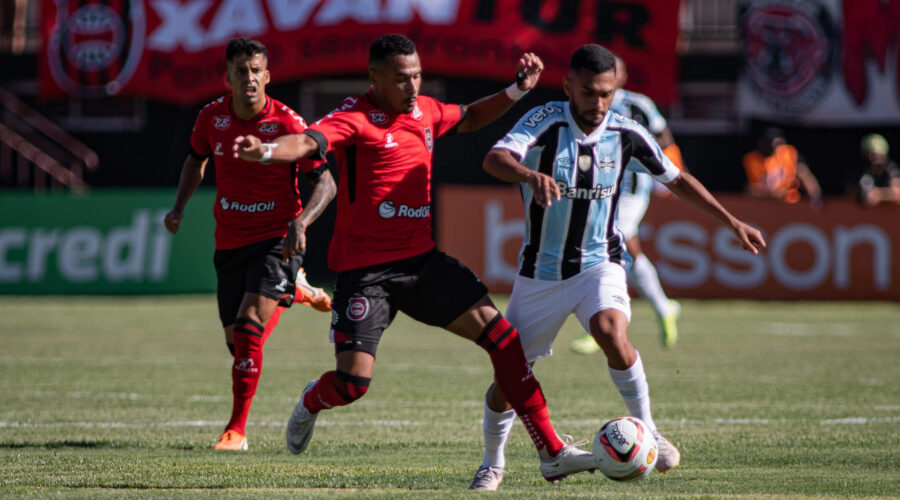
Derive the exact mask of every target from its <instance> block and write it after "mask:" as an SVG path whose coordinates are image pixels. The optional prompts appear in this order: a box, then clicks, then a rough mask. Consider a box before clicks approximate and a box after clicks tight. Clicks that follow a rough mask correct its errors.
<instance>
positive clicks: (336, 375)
mask: <svg viewBox="0 0 900 500" xmlns="http://www.w3.org/2000/svg"><path fill="white" fill-rule="evenodd" d="M371 381H372V379H370V378H367V377H356V376H354V375H350V374H349V373H346V372H342V371H331V372H325V373H323V374H322V376H321V377H319V382H318V383H316V385H315V387H313V388H312V390H310V391H309V392H307V393H306V397H305V398H304V399H303V406H305V407H306V409H307V410H309V412H310V413H319V412H320V411H322V410H327V409H329V408H334V407H335V406H345V405H348V404H350V403H352V402H354V401H356V400H357V399H359V398H361V397H363V395H364V394H365V393H366V391H368V390H369V383H370V382H371Z"/></svg>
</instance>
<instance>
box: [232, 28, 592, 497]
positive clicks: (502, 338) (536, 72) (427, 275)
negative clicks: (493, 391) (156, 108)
mask: <svg viewBox="0 0 900 500" xmlns="http://www.w3.org/2000/svg"><path fill="white" fill-rule="evenodd" d="M541 71H543V63H542V62H541V60H540V59H539V58H538V57H537V56H535V55H534V54H531V53H526V54H524V55H523V56H522V57H521V58H520V59H519V61H518V65H517V67H516V72H517V83H514V84H512V85H510V87H509V88H507V89H506V90H505V91H501V92H498V93H496V94H493V95H490V96H487V97H484V98H482V99H479V100H478V101H476V102H474V103H472V104H470V105H467V106H466V105H456V104H444V103H441V102H439V101H437V100H436V99H433V98H431V97H427V96H422V95H419V89H420V86H421V83H422V66H421V63H420V61H419V55H418V53H417V51H416V46H415V45H414V44H413V42H412V41H410V40H409V39H408V38H406V37H404V36H402V35H394V34H391V35H383V36H381V37H379V38H378V39H377V40H375V41H374V42H373V43H372V44H371V46H370V48H369V81H370V83H371V87H370V89H369V92H368V93H366V94H365V95H360V96H355V97H348V98H347V99H345V100H344V103H343V105H341V106H340V108H338V109H336V110H334V111H333V112H331V113H330V114H328V115H327V116H326V117H325V118H323V119H322V120H320V121H319V122H317V123H315V124H313V125H312V126H311V127H310V129H309V130H307V131H306V132H305V133H303V134H300V135H291V136H286V137H281V138H279V139H277V140H274V141H273V143H262V142H261V141H260V140H259V139H258V138H257V137H254V136H248V137H244V138H238V139H236V140H235V144H234V150H235V154H236V155H240V157H242V158H244V159H247V160H258V161H259V160H266V159H270V160H277V161H295V160H297V159H299V158H304V157H316V158H323V157H324V155H325V153H326V152H327V151H329V150H330V151H332V152H333V153H334V155H335V157H336V159H337V163H338V177H339V178H340V180H341V181H340V187H339V191H338V195H337V201H336V202H337V219H336V222H335V227H334V236H333V237H332V240H331V245H330V247H329V250H328V261H329V266H330V267H331V268H332V269H334V270H335V271H337V272H338V276H337V280H336V284H337V285H336V287H335V292H334V303H333V308H332V310H333V312H332V315H333V317H332V329H331V337H332V340H333V342H334V346H335V357H336V358H337V359H336V361H337V363H336V364H337V367H336V369H335V370H334V371H329V372H326V373H324V374H322V376H321V377H319V379H317V380H313V381H312V382H310V383H309V384H307V386H306V388H305V389H304V390H303V394H302V395H301V396H300V401H299V402H298V403H297V406H296V407H295V408H294V411H293V413H292V414H291V417H290V419H289V420H288V424H287V430H286V440H287V446H288V449H289V450H290V451H291V452H292V453H302V452H303V451H304V450H305V449H306V447H307V445H308V444H309V441H310V439H311V437H312V433H313V429H314V426H315V421H316V418H317V417H318V415H319V413H320V412H321V411H323V410H328V409H332V408H335V407H338V406H344V405H348V404H351V403H352V402H354V401H356V400H358V399H359V398H361V397H362V396H363V395H365V393H366V392H367V391H368V388H369V384H370V382H371V380H372V373H373V370H374V366H375V353H376V350H377V347H378V342H379V341H380V339H381V335H382V333H383V332H384V330H385V329H386V328H387V327H388V326H389V325H390V324H391V322H392V321H393V319H394V317H395V316H396V314H397V312H398V311H402V312H404V313H406V314H407V315H409V316H410V317H412V318H413V319H415V320H417V321H420V322H422V323H425V324H428V325H432V326H437V327H441V328H444V329H446V330H448V331H450V332H452V333H454V334H456V335H459V336H460V337H463V338H466V339H468V340H471V341H474V342H475V343H476V344H478V345H479V346H480V347H481V348H483V349H484V350H485V351H487V353H488V355H489V356H490V359H491V364H492V365H493V367H494V377H495V380H496V381H497V386H498V387H500V390H502V391H503V394H504V395H505V397H506V398H507V399H508V400H509V401H510V402H511V403H512V406H513V407H514V408H515V412H516V413H517V414H518V415H519V417H520V418H521V419H522V422H523V423H524V424H525V426H526V428H527V429H528V432H529V436H530V437H531V439H532V441H533V442H534V445H535V447H536V448H537V450H538V455H539V457H540V468H541V474H542V475H543V477H544V479H546V480H547V481H557V480H560V479H563V478H565V477H566V476H568V475H570V474H574V473H576V472H581V471H586V470H593V469H594V468H596V463H595V461H594V457H593V455H592V454H591V453H590V452H587V451H583V450H580V449H578V448H576V447H575V446H574V445H570V444H567V443H564V442H563V441H562V440H561V439H560V438H559V436H558V435H557V434H556V430H555V429H554V428H553V426H552V424H551V423H550V414H549V410H548V409H547V402H546V400H545V399H544V394H543V391H542V390H541V386H540V384H539V383H538V381H537V379H536V378H535V376H534V374H533V373H532V372H531V367H530V366H529V365H528V363H527V362H526V360H525V356H524V354H523V352H522V344H521V342H520V340H519V334H518V332H517V331H516V329H515V327H513V326H512V325H510V324H509V322H507V321H506V319H504V318H503V316H502V315H501V314H500V313H499V312H498V311H497V308H496V307H495V306H494V304H493V302H492V301H491V299H490V297H488V295H487V288H486V287H485V286H484V284H482V283H481V281H480V280H479V279H478V278H477V277H476V276H475V274H474V273H472V271H471V270H469V269H468V268H467V267H465V266H464V265H462V264H461V263H460V262H459V261H457V260H456V259H454V258H452V257H450V256H448V255H446V254H444V253H443V252H440V251H438V250H437V248H436V247H435V244H434V239H433V238H432V235H431V194H430V191H431V167H432V150H433V147H434V141H435V140H436V139H437V138H438V137H440V136H442V135H445V134H448V133H455V132H471V131H474V130H478V129H480V128H481V127H483V126H485V125H487V124H489V123H491V122H493V121H494V120H496V119H497V118H499V117H500V116H501V115H503V114H504V113H505V112H506V111H508V110H509V109H510V108H511V107H512V106H513V104H515V102H516V101H517V100H518V99H519V98H521V97H522V96H523V95H524V94H525V93H526V92H528V91H529V90H531V89H532V88H534V86H535V85H537V82H538V79H539V77H540V74H541Z"/></svg>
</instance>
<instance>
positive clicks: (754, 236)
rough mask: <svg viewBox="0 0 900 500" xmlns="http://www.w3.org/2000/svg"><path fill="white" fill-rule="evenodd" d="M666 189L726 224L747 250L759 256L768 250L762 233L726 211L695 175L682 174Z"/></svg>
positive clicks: (667, 185)
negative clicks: (760, 252) (764, 249)
mask: <svg viewBox="0 0 900 500" xmlns="http://www.w3.org/2000/svg"><path fill="white" fill-rule="evenodd" d="M666 187H667V188H669V190H670V191H672V192H673V193H675V195H676V196H678V197H679V198H681V199H682V200H685V201H687V202H689V203H690V204H691V205H694V206H695V207H697V208H699V209H700V210H702V211H703V212H706V213H707V214H709V215H711V216H713V217H715V218H716V219H719V220H720V221H722V222H723V223H724V224H726V225H727V226H728V227H729V228H731V231H732V232H733V233H734V235H735V236H736V237H737V239H738V241H740V242H741V245H742V246H743V247H744V248H745V249H746V250H748V251H750V252H752V253H753V254H758V253H759V251H760V250H762V249H763V248H766V241H765V240H764V239H763V237H762V233H760V232H759V230H757V229H756V228H754V227H752V226H750V225H749V224H747V223H745V222H743V221H741V220H738V219H737V218H736V217H735V216H733V215H731V213H729V212H728V210H725V207H723V206H722V205H721V204H720V203H719V202H718V200H716V199H715V198H714V197H713V195H712V194H711V193H710V192H709V191H707V189H706V188H705V187H703V184H700V181H698V180H697V179H696V178H695V177H694V176H693V175H691V174H689V173H687V172H680V173H679V174H678V177H676V178H675V179H673V180H672V182H670V183H668V184H666Z"/></svg>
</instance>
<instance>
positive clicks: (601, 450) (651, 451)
mask: <svg viewBox="0 0 900 500" xmlns="http://www.w3.org/2000/svg"><path fill="white" fill-rule="evenodd" d="M593 453H594V457H595V458H596V459H597V468H598V469H599V470H600V472H602V473H603V474H604V475H606V477H608V478H610V479H614V480H616V481H632V480H635V479H640V478H642V477H644V476H646V475H647V474H650V471H652V470H653V467H654V466H655V465H656V458H657V454H658V453H659V450H658V449H657V445H656V438H655V437H653V433H651V432H650V429H649V428H648V427H647V424H645V423H644V422H643V421H642V420H641V419H639V418H634V417H619V418H614V419H612V420H610V421H609V422H606V423H605V424H603V427H601V428H600V430H599V431H597V435H596V436H594V445H593Z"/></svg>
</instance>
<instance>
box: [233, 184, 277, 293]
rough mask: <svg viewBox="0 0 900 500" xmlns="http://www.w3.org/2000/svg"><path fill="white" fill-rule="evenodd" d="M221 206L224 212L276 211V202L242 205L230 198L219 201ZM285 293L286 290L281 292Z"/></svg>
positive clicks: (251, 212) (252, 212)
mask: <svg viewBox="0 0 900 500" xmlns="http://www.w3.org/2000/svg"><path fill="white" fill-rule="evenodd" d="M219 204H220V205H222V210H232V211H235V212H245V213H248V214H254V213H260V212H271V211H272V210H275V202H274V201H260V202H257V203H241V202H239V201H234V200H231V201H229V200H228V198H226V197H224V196H223V197H222V198H221V199H219ZM281 291H284V290H281Z"/></svg>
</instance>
